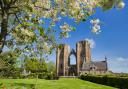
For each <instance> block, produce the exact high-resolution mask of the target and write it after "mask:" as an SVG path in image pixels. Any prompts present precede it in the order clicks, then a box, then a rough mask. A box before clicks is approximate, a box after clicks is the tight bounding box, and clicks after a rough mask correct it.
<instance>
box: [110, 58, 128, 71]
mask: <svg viewBox="0 0 128 89" xmlns="http://www.w3.org/2000/svg"><path fill="white" fill-rule="evenodd" d="M108 65H109V69H110V70H112V71H113V72H124V73H128V58H123V57H118V58H114V59H111V60H108Z"/></svg>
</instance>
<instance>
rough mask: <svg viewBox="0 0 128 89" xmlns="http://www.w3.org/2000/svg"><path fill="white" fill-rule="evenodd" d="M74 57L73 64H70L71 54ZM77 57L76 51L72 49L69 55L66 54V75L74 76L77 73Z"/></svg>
mask: <svg viewBox="0 0 128 89" xmlns="http://www.w3.org/2000/svg"><path fill="white" fill-rule="evenodd" d="M72 55H73V56H74V57H75V60H74V61H75V64H71V60H72V59H71V56H72ZM76 62H77V58H76V52H75V50H74V49H72V50H71V52H70V54H69V56H68V76H76V75H77V64H76Z"/></svg>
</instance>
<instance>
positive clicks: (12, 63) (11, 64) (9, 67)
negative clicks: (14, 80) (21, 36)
mask: <svg viewBox="0 0 128 89" xmlns="http://www.w3.org/2000/svg"><path fill="white" fill-rule="evenodd" d="M17 57H18V53H16V52H15V51H13V52H12V51H9V52H4V53H2V54H0V58H1V59H0V60H2V61H4V63H5V68H3V69H2V70H1V71H0V72H1V73H3V76H4V77H13V76H15V75H16V74H15V73H16V72H17V73H18V74H20V73H19V72H18V71H20V70H19V69H18V68H17V62H18V60H17Z"/></svg>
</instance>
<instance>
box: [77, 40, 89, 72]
mask: <svg viewBox="0 0 128 89" xmlns="http://www.w3.org/2000/svg"><path fill="white" fill-rule="evenodd" d="M90 50H91V49H90V43H89V42H88V41H79V42H77V44H76V53H77V74H79V71H80V70H81V68H82V65H83V62H84V61H85V62H90V61H91V51H90Z"/></svg>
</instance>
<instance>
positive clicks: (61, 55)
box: [56, 44, 70, 76]
mask: <svg viewBox="0 0 128 89" xmlns="http://www.w3.org/2000/svg"><path fill="white" fill-rule="evenodd" d="M69 52H70V47H69V46H68V45H66V44H60V45H59V46H58V48H57V50H56V72H57V76H68V56H69Z"/></svg>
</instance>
